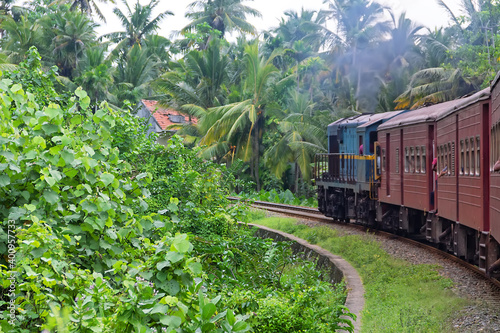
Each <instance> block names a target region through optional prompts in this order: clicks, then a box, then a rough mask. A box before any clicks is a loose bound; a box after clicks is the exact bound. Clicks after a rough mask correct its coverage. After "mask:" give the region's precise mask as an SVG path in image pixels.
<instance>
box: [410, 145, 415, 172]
mask: <svg viewBox="0 0 500 333" xmlns="http://www.w3.org/2000/svg"><path fill="white" fill-rule="evenodd" d="M410 172H411V173H414V172H415V148H413V147H410Z"/></svg>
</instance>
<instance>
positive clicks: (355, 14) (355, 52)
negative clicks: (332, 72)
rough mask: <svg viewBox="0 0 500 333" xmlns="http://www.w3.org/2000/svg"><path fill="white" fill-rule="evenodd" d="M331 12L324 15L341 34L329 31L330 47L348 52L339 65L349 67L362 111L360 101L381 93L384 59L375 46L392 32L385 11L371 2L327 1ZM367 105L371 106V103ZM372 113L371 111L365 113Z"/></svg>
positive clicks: (358, 106)
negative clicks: (380, 72)
mask: <svg viewBox="0 0 500 333" xmlns="http://www.w3.org/2000/svg"><path fill="white" fill-rule="evenodd" d="M324 2H325V3H328V7H329V8H328V10H324V11H322V12H320V14H321V15H324V16H325V17H327V18H331V19H333V20H334V22H335V23H336V27H337V32H334V31H331V30H325V35H326V36H327V38H328V42H327V44H329V45H330V46H334V47H337V45H339V44H340V49H341V50H345V51H344V52H343V53H344V56H343V57H339V58H338V61H339V62H340V63H341V64H342V65H340V64H339V65H338V67H340V66H343V67H345V66H347V68H349V69H348V71H349V72H350V74H351V75H350V80H351V82H352V83H353V85H354V86H355V92H356V95H355V96H356V110H359V109H360V99H362V98H363V97H365V96H367V97H370V96H372V95H373V94H376V93H377V89H376V83H375V81H378V79H377V78H376V76H377V74H378V73H377V72H378V71H377V68H378V67H379V66H380V59H376V58H375V57H374V55H375V54H374V53H373V51H374V43H375V42H377V41H380V40H381V39H382V37H383V36H384V34H385V33H386V32H387V31H388V30H389V24H388V22H387V21H384V20H383V13H384V10H385V8H384V7H383V6H381V5H380V4H378V3H376V2H370V1H368V0H325V1H324ZM364 104H365V105H368V104H371V103H370V101H368V102H365V103H364ZM364 111H370V110H364Z"/></svg>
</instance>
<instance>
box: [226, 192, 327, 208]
mask: <svg viewBox="0 0 500 333" xmlns="http://www.w3.org/2000/svg"><path fill="white" fill-rule="evenodd" d="M236 196H239V197H241V198H242V199H249V200H259V201H267V202H273V203H279V204H286V205H295V206H305V207H318V200H317V199H316V198H314V197H311V198H307V197H305V196H303V195H302V196H295V195H294V194H293V193H292V192H291V191H290V190H286V191H280V192H278V191H276V190H274V189H273V190H271V191H264V190H261V191H260V192H257V193H243V192H242V193H239V194H237V195H236Z"/></svg>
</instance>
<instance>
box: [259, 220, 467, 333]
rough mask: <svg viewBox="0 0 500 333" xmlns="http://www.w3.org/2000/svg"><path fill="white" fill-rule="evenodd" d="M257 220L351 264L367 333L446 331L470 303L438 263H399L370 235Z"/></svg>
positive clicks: (288, 221) (363, 330)
mask: <svg viewBox="0 0 500 333" xmlns="http://www.w3.org/2000/svg"><path fill="white" fill-rule="evenodd" d="M252 222H253V223H255V224H259V225H264V226H267V227H270V228H273V229H277V230H281V231H284V232H287V233H291V234H294V235H295V236H297V237H300V238H302V239H305V240H307V241H308V242H310V243H312V244H316V245H319V246H321V247H322V248H324V249H326V250H328V251H330V252H332V253H334V254H337V255H340V256H342V257H343V258H344V259H346V260H347V261H349V262H350V263H351V264H352V265H353V266H354V268H355V269H356V270H357V271H358V273H359V274H360V276H361V278H362V280H363V285H364V287H365V302H366V303H365V307H364V310H363V312H362V332H384V333H385V332H398V333H399V332H447V331H450V328H449V327H447V326H446V325H448V324H447V322H449V321H448V320H446V319H448V318H450V317H451V316H452V314H453V313H455V312H456V311H457V310H459V309H460V308H462V307H463V306H464V305H465V303H466V301H465V300H463V299H460V298H457V297H456V296H455V295H454V294H452V292H451V290H450V288H451V286H452V281H451V280H450V279H448V278H444V277H442V276H440V275H439V269H440V267H439V266H438V265H427V264H420V265H414V264H410V263H408V262H407V261H404V260H400V259H395V258H393V257H392V256H390V255H389V254H388V253H387V252H385V251H384V250H383V249H382V248H381V245H380V243H378V242H377V241H375V240H373V238H372V237H371V235H370V234H366V235H364V236H356V235H341V234H339V232H338V231H336V230H333V229H331V228H328V227H324V226H323V227H308V226H306V225H303V224H297V223H296V220H294V219H292V218H276V217H271V218H260V219H257V220H254V221H252Z"/></svg>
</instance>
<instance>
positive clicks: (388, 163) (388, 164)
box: [385, 133, 399, 196]
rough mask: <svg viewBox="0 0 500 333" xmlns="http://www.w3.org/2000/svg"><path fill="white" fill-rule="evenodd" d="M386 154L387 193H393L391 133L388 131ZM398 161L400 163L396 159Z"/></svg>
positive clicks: (388, 194)
mask: <svg viewBox="0 0 500 333" xmlns="http://www.w3.org/2000/svg"><path fill="white" fill-rule="evenodd" d="M385 154H386V164H385V165H386V169H385V175H386V176H385V181H386V195H387V196H390V195H391V134H390V133H387V134H386V135H385ZM396 163H399V162H397V161H396Z"/></svg>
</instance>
